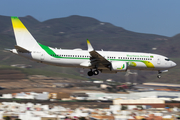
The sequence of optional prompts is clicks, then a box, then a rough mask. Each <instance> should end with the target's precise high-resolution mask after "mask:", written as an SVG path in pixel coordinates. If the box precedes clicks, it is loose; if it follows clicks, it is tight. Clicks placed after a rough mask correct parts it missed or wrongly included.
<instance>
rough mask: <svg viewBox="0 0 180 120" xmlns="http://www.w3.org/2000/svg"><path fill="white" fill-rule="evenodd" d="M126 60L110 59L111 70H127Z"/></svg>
mask: <svg viewBox="0 0 180 120" xmlns="http://www.w3.org/2000/svg"><path fill="white" fill-rule="evenodd" d="M127 66H128V65H127V62H123V61H112V62H111V70H112V71H126V70H127Z"/></svg>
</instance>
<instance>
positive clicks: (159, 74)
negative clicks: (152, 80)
mask: <svg viewBox="0 0 180 120" xmlns="http://www.w3.org/2000/svg"><path fill="white" fill-rule="evenodd" d="M161 73H162V72H161V71H158V75H157V78H159V79H160V78H161Z"/></svg>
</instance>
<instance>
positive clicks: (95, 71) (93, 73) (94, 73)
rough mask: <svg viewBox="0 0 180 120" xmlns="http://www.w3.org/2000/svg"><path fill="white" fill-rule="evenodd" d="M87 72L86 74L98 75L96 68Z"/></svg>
mask: <svg viewBox="0 0 180 120" xmlns="http://www.w3.org/2000/svg"><path fill="white" fill-rule="evenodd" d="M87 74H88V76H93V75H98V74H99V71H98V70H94V71H92V70H91V71H89V72H88V73H87Z"/></svg>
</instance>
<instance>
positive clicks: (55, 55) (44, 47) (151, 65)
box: [38, 43, 154, 68]
mask: <svg viewBox="0 0 180 120" xmlns="http://www.w3.org/2000/svg"><path fill="white" fill-rule="evenodd" d="M38 44H39V45H40V46H41V48H42V49H43V50H45V51H46V52H47V53H48V54H49V55H50V56H52V57H54V58H64V59H89V58H79V57H60V56H59V55H57V54H56V53H55V52H54V51H53V50H51V49H50V48H49V47H48V46H45V45H42V44H40V43H38ZM109 60H111V61H127V62H142V63H144V64H145V65H146V66H147V67H148V68H154V65H153V64H152V63H151V62H149V61H142V60H121V59H109Z"/></svg>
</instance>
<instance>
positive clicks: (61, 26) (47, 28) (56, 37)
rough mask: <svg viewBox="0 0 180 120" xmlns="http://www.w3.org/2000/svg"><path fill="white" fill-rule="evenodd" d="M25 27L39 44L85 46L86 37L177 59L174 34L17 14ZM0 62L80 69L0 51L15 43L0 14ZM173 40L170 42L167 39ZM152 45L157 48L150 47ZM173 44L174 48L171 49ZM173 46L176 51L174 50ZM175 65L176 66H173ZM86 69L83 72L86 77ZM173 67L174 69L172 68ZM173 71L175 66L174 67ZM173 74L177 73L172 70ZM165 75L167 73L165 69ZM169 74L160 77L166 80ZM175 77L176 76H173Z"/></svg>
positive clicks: (151, 76)
mask: <svg viewBox="0 0 180 120" xmlns="http://www.w3.org/2000/svg"><path fill="white" fill-rule="evenodd" d="M20 19H21V21H22V22H23V23H24V24H25V26H26V27H27V28H28V30H29V31H30V32H31V33H32V34H33V36H34V37H35V38H36V40H37V41H38V42H40V43H41V44H44V45H47V46H51V47H57V48H66V49H74V48H82V49H87V45H86V39H87V38H88V39H89V40H90V41H91V44H92V45H93V47H94V48H95V49H96V50H100V49H103V50H116V51H141V52H153V53H161V54H163V55H165V56H170V57H173V58H174V59H175V60H177V63H178V61H179V60H178V59H179V58H178V57H177V54H178V53H179V49H178V46H179V45H178V40H177V39H178V36H180V35H177V36H174V37H172V38H169V37H166V36H160V35H154V34H143V33H136V32H132V31H128V30H125V29H124V28H121V27H117V26H114V25H112V24H111V23H106V22H102V21H98V20H96V19H94V18H90V17H84V16H77V15H73V16H69V17H65V18H56V19H50V20H47V21H43V22H39V21H38V20H36V19H35V18H33V17H31V16H26V17H22V18H20ZM0 26H1V27H0V50H1V52H0V64H3V65H11V64H18V63H23V64H31V65H33V68H32V69H37V68H38V69H43V70H47V71H51V72H53V71H54V72H56V73H57V71H58V72H59V73H63V74H72V75H76V76H79V74H80V73H79V71H80V69H74V68H60V67H53V66H49V65H44V64H37V63H35V62H33V61H30V60H27V59H24V58H21V57H19V56H16V55H13V54H11V53H7V52H4V51H3V49H4V48H13V47H14V45H15V44H16V43H15V39H14V33H13V30H12V26H11V20H10V17H7V16H0ZM171 41H173V42H171ZM152 48H157V50H156V51H153V50H152ZM174 48H175V49H174ZM174 50H175V51H176V52H174ZM176 69H179V68H176ZM86 71H87V70H85V72H84V76H85V77H86ZM173 71H174V70H173ZM176 71H177V70H176ZM138 73H139V75H138V78H137V80H138V81H139V82H143V81H149V80H150V81H156V80H158V79H156V74H157V73H156V72H143V71H139V72H138ZM124 74H125V73H118V74H113V75H112V74H101V75H99V76H97V78H99V79H108V78H113V79H115V80H120V81H125V79H126V78H125V77H124ZM173 74H177V73H176V72H174V73H173ZM164 75H165V76H166V75H167V76H168V75H170V73H165V74H164ZM169 78H170V77H164V79H165V80H163V81H168V79H169ZM175 79H176V78H175Z"/></svg>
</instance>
